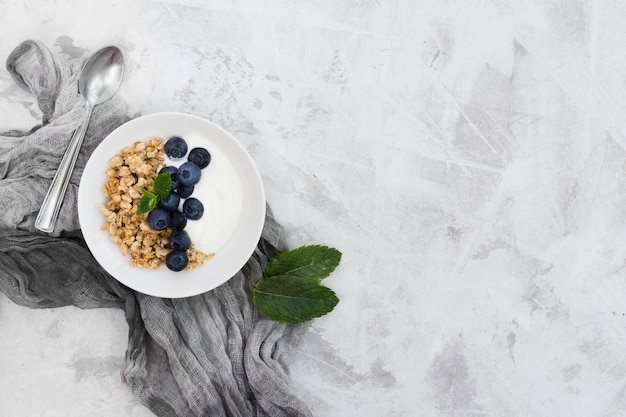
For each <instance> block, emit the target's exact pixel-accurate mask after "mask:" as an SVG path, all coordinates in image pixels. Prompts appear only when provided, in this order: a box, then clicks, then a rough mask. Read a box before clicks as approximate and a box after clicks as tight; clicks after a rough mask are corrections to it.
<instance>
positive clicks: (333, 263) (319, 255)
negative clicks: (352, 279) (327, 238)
mask: <svg viewBox="0 0 626 417" xmlns="http://www.w3.org/2000/svg"><path fill="white" fill-rule="evenodd" d="M340 260H341V252H339V251H338V250H337V249H334V248H329V247H327V246H321V245H310V246H302V247H299V248H297V249H293V250H290V251H287V252H283V253H281V254H280V255H277V256H275V257H273V258H272V259H270V261H269V262H268V264H267V266H266V267H265V271H264V275H265V276H266V277H271V276H275V275H288V276H292V277H302V278H308V279H311V280H315V281H317V282H320V281H321V280H322V279H324V278H326V277H327V276H328V275H330V273H331V272H333V271H334V270H335V268H336V267H337V265H339V261H340Z"/></svg>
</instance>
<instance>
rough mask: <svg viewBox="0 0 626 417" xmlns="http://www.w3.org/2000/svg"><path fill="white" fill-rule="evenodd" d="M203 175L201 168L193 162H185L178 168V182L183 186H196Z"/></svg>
mask: <svg viewBox="0 0 626 417" xmlns="http://www.w3.org/2000/svg"><path fill="white" fill-rule="evenodd" d="M201 175H202V174H201V173H200V167H199V166H198V165H196V164H194V163H193V162H185V163H184V164H182V165H181V166H180V167H178V181H180V183H181V184H182V185H196V184H197V183H198V182H199V181H200V176H201Z"/></svg>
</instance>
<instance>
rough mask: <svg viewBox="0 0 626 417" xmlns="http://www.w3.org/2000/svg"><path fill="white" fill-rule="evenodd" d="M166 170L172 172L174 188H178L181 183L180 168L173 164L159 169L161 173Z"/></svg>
mask: <svg viewBox="0 0 626 417" xmlns="http://www.w3.org/2000/svg"><path fill="white" fill-rule="evenodd" d="M164 172H169V173H170V177H171V178H172V190H175V189H176V188H178V186H179V185H180V182H178V168H176V167H172V166H167V167H163V168H161V170H160V171H159V174H162V173H164Z"/></svg>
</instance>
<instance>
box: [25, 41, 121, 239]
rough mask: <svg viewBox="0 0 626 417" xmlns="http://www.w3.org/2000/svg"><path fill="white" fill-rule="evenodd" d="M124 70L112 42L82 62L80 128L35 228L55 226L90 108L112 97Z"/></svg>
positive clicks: (61, 165) (119, 55) (52, 227)
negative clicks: (82, 112) (83, 109)
mask: <svg viewBox="0 0 626 417" xmlns="http://www.w3.org/2000/svg"><path fill="white" fill-rule="evenodd" d="M123 73H124V57H123V55H122V51H120V50H119V48H117V47H115V46H107V47H105V48H102V49H100V50H98V51H96V52H95V53H94V54H93V55H91V56H90V57H89V59H88V60H87V61H86V62H85V64H84V65H83V68H82V70H81V73H80V75H79V78H78V91H79V92H80V95H81V96H82V97H83V101H84V102H85V117H84V120H83V123H82V125H81V126H80V128H79V129H77V130H76V131H75V132H74V135H73V136H72V139H71V140H70V143H69V145H68V146H67V149H66V150H65V154H64V155H63V158H62V159H61V163H60V164H59V168H58V169H57V172H56V174H55V175H54V178H53V179H52V184H51V185H50V188H49V189H48V193H47V194H46V197H45V198H44V200H43V203H42V205H41V209H40V210H39V213H38V215H37V219H36V220H35V227H36V228H37V229H39V230H41V231H43V232H46V233H51V232H52V231H53V230H54V225H55V223H56V220H57V218H58V216H59V210H60V208H61V203H62V202H63V197H64V196H65V191H66V190H67V186H68V184H69V182H70V177H71V176H72V171H73V170H74V165H75V164H76V158H78V153H79V151H80V147H81V145H82V144H83V139H84V137H85V132H86V131H87V126H89V119H90V118H91V112H92V110H93V108H94V106H96V105H98V104H101V103H104V102H105V101H107V100H109V99H110V98H111V97H113V95H114V94H115V93H116V91H117V89H118V88H119V86H120V83H121V82H122V75H123Z"/></svg>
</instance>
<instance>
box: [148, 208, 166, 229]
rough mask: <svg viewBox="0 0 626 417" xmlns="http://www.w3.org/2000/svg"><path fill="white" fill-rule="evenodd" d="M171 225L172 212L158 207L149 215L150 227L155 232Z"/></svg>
mask: <svg viewBox="0 0 626 417" xmlns="http://www.w3.org/2000/svg"><path fill="white" fill-rule="evenodd" d="M169 224H170V212H169V211H167V210H165V209H163V208H160V207H157V208H155V209H153V210H152V211H151V212H150V213H148V226H150V228H151V229H153V230H163V229H165V228H166V227H167V226H168V225H169Z"/></svg>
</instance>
